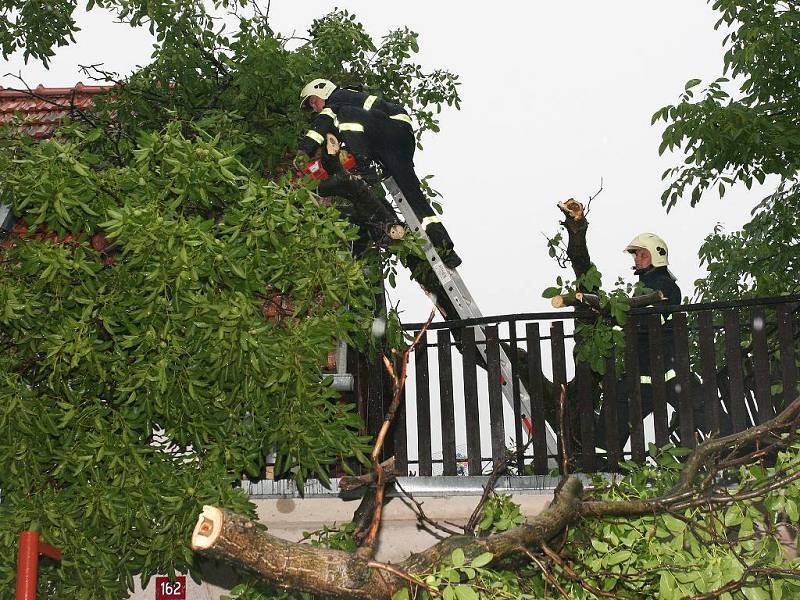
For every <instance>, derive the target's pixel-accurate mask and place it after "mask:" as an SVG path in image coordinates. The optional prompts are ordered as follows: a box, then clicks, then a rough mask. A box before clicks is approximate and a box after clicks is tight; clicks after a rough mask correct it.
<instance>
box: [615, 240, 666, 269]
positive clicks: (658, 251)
mask: <svg viewBox="0 0 800 600" xmlns="http://www.w3.org/2000/svg"><path fill="white" fill-rule="evenodd" d="M641 248H644V249H645V250H647V251H648V252H650V259H651V260H652V262H653V266H654V267H666V266H667V265H668V264H669V259H668V256H669V249H668V248H667V243H666V242H665V241H664V240H662V239H661V238H660V237H658V236H657V235H656V234H655V233H640V234H639V235H637V236H636V237H635V238H633V239H632V240H631V243H630V244H628V245H627V246H626V247H625V250H624V252H630V253H631V254H633V253H634V252H636V251H637V250H639V249H641Z"/></svg>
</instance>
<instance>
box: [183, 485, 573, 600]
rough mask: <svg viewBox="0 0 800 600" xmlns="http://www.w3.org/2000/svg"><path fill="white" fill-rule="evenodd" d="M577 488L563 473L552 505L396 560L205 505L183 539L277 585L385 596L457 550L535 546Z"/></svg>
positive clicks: (499, 554)
mask: <svg viewBox="0 0 800 600" xmlns="http://www.w3.org/2000/svg"><path fill="white" fill-rule="evenodd" d="M582 493H583V486H582V484H581V482H580V480H579V479H577V478H575V477H570V478H568V479H566V480H565V481H564V484H563V485H562V486H561V488H560V489H559V490H558V491H557V492H556V494H555V498H554V500H553V503H552V504H551V505H550V506H549V507H548V508H547V509H545V510H544V511H543V512H542V513H540V514H539V515H537V516H535V517H532V518H531V519H530V520H529V521H528V523H526V524H525V525H522V526H521V527H517V528H515V529H511V530H509V531H506V532H503V533H498V534H495V535H492V536H489V537H486V538H475V537H472V536H466V535H458V536H452V537H449V538H446V539H444V540H442V541H441V542H439V543H438V544H435V545H434V546H431V547H430V548H428V549H427V550H424V551H423V552H420V553H419V554H413V555H411V557H409V558H408V559H407V560H406V561H404V562H402V563H399V564H396V565H387V564H383V563H379V562H375V561H371V560H368V559H365V558H361V557H359V556H358V555H356V554H350V553H348V552H342V551H338V550H329V549H325V548H316V547H313V546H310V545H307V544H297V543H293V542H289V541H286V540H282V539H280V538H276V537H275V536H273V535H270V534H269V533H267V529H266V527H264V526H263V525H261V524H259V523H256V522H254V521H252V520H251V519H249V518H248V517H245V516H243V515H240V514H237V513H234V512H231V511H228V510H225V509H220V508H216V507H213V506H206V507H204V508H203V512H202V513H201V514H200V516H199V518H198V521H197V525H196V526H195V529H194V532H193V533H192V541H191V544H192V549H193V550H195V551H198V552H202V553H204V554H207V555H209V556H212V557H214V558H218V559H222V560H226V561H228V562H231V563H233V564H235V565H237V566H240V567H243V568H245V569H247V570H248V571H250V572H252V573H253V574H255V575H256V576H258V577H259V578H260V579H262V580H263V581H264V582H266V583H269V584H270V585H273V586H276V587H279V588H282V589H292V590H298V591H306V592H311V593H317V594H326V595H329V596H332V597H334V598H352V599H356V600H362V599H377V600H381V599H383V600H389V599H390V598H391V597H392V595H393V594H394V593H395V592H396V591H397V590H398V589H400V588H402V587H405V586H407V585H409V581H408V580H407V579H405V578H404V577H403V575H406V576H414V575H421V574H424V573H427V572H428V571H430V570H431V568H433V567H434V566H436V565H438V564H441V563H442V561H444V560H445V559H447V558H449V556H450V555H451V554H452V552H453V551H454V550H455V549H457V548H460V549H461V550H462V551H463V552H464V555H465V557H466V559H467V561H471V560H472V559H474V558H476V557H477V556H479V555H480V554H483V553H484V552H490V553H491V554H492V555H493V561H498V560H502V559H504V558H507V557H509V556H512V555H515V554H519V553H520V552H522V548H538V547H539V546H540V545H541V544H543V543H547V542H548V541H550V540H552V539H554V538H555V537H556V536H558V535H559V534H560V533H561V532H562V531H563V530H564V528H565V527H566V526H567V525H570V524H571V523H573V522H574V521H575V520H576V519H578V517H579V516H580V514H581V496H582Z"/></svg>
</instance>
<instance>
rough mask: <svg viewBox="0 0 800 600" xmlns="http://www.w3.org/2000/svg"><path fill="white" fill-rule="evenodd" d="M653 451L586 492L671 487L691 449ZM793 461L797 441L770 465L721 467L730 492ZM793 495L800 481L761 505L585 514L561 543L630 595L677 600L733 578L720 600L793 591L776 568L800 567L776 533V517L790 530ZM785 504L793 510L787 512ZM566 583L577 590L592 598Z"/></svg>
mask: <svg viewBox="0 0 800 600" xmlns="http://www.w3.org/2000/svg"><path fill="white" fill-rule="evenodd" d="M650 453H651V461H649V463H648V464H646V465H644V466H637V465H634V464H632V463H627V464H626V465H625V467H626V468H627V469H628V470H629V472H628V473H627V474H626V475H625V477H623V478H621V479H620V480H619V481H615V482H613V483H611V484H610V485H606V486H602V487H597V488H596V489H595V490H593V491H592V492H591V495H592V496H594V497H597V498H602V499H624V500H631V499H642V498H651V497H654V496H657V495H660V494H663V493H665V492H666V491H667V490H669V489H670V487H671V486H672V485H674V484H675V482H676V480H677V477H678V473H679V471H680V467H681V465H680V464H679V460H680V457H682V456H685V455H686V454H687V453H688V451H687V450H685V449H682V448H672V447H671V446H668V447H665V448H662V449H660V450H657V449H655V448H654V447H652V446H651V448H650ZM798 467H800V462H798V459H797V448H796V447H793V448H792V449H790V450H787V451H786V452H784V453H781V455H780V456H779V458H778V462H777V464H775V465H774V466H770V467H765V466H761V465H753V466H747V467H742V468H740V469H738V470H732V471H730V472H729V473H727V474H726V475H725V477H726V478H727V479H728V481H729V482H730V483H729V486H728V488H727V493H729V494H731V495H733V494H735V493H736V491H737V490H738V489H745V486H747V489H751V488H753V487H758V486H759V485H760V484H761V482H764V481H765V480H766V478H767V477H769V476H770V475H772V474H775V473H794V472H796V471H797V469H798ZM798 493H800V487H799V486H797V485H796V484H795V483H794V482H793V483H791V484H789V485H787V486H786V487H785V488H784V489H781V490H779V491H772V492H769V493H767V494H766V498H765V501H764V503H763V504H761V503H759V502H757V501H752V500H748V501H736V502H732V503H730V504H729V505H722V506H719V507H717V508H711V507H709V506H696V507H690V508H686V509H684V510H680V511H676V512H674V513H666V514H664V515H659V516H648V517H641V518H637V519H611V518H609V519H598V520H594V519H591V520H584V521H583V522H582V523H581V525H580V527H579V528H578V529H576V530H575V531H573V532H572V533H571V534H570V538H569V539H568V540H567V543H566V546H565V548H568V549H569V552H568V557H567V560H568V561H569V562H570V563H571V565H572V567H573V569H575V570H576V571H577V572H578V574H579V575H580V576H581V577H582V578H584V579H585V580H586V581H587V582H589V583H590V584H592V585H594V586H595V587H597V588H599V589H601V590H603V591H606V592H614V593H617V594H621V595H624V596H626V597H658V598H666V599H668V600H669V599H676V600H677V599H678V598H685V597H692V596H696V595H699V594H704V593H710V592H713V591H715V590H718V589H720V588H722V587H723V586H726V585H729V584H730V585H731V586H732V587H731V589H730V591H729V592H728V593H727V595H726V594H724V593H723V594H722V596H721V597H727V598H731V599H734V598H736V599H739V598H790V597H795V596H796V595H797V594H798V593H799V592H800V586H798V584H797V581H796V579H794V578H792V577H791V576H787V575H786V574H782V573H781V572H780V570H781V569H787V568H792V567H794V568H796V567H797V561H796V560H794V561H792V560H790V559H787V558H786V557H785V556H784V554H783V549H782V548H781V546H780V544H779V543H778V541H777V539H776V537H775V536H776V527H777V526H778V524H780V523H788V524H789V525H790V527H796V525H797V518H796V517H797V514H796V503H797V500H798ZM787 505H788V506H789V507H790V510H791V511H794V514H791V513H790V510H786V507H787ZM568 585H570V586H571V587H572V589H570V587H567V588H566V589H567V590H568V591H569V592H570V593H571V594H575V595H574V596H573V597H575V598H590V597H592V596H589V595H588V594H586V593H585V591H582V590H581V589H576V588H575V586H574V584H568ZM740 588H741V589H740ZM720 593H722V592H720Z"/></svg>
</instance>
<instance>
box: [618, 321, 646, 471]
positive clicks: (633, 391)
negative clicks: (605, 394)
mask: <svg viewBox="0 0 800 600" xmlns="http://www.w3.org/2000/svg"><path fill="white" fill-rule="evenodd" d="M640 323H641V320H639V319H638V318H637V317H635V316H631V317H629V318H628V322H627V323H626V324H625V384H626V387H627V392H628V399H629V403H628V420H629V422H630V430H629V431H630V436H631V458H632V460H633V461H634V462H637V463H643V462H644V416H643V415H642V381H641V378H640V375H639V373H640V371H639V325H640ZM618 426H620V427H624V430H625V431H628V427H627V426H628V423H619V422H618ZM620 442H621V445H624V443H625V440H623V439H622V437H621V436H620Z"/></svg>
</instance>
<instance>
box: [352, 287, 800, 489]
mask: <svg viewBox="0 0 800 600" xmlns="http://www.w3.org/2000/svg"><path fill="white" fill-rule="evenodd" d="M798 306H800V296H792V297H788V296H787V297H778V298H759V299H752V300H744V301H738V302H715V303H705V304H689V305H682V306H672V307H651V308H646V309H635V310H631V311H630V313H629V317H628V320H627V322H626V324H625V327H624V329H623V332H622V333H623V335H624V339H625V347H624V352H623V351H621V349H619V348H616V349H614V350H613V351H612V356H609V357H608V358H607V359H606V370H605V374H603V375H599V374H597V373H596V372H594V371H593V370H592V369H591V368H590V367H589V366H588V364H587V363H584V362H578V363H577V364H576V363H575V361H574V359H573V354H574V353H573V350H574V347H575V326H574V325H575V320H576V318H578V317H577V315H576V314H575V313H574V312H558V313H527V314H514V315H501V316H495V317H485V318H481V319H469V320H463V321H446V322H441V323H434V324H433V325H431V327H430V328H429V330H428V331H427V332H426V334H425V335H424V336H423V338H422V341H421V343H420V344H419V346H418V347H417V349H416V351H415V352H414V353H413V354H412V357H411V362H412V364H411V365H409V377H408V380H407V385H406V390H405V397H404V401H403V405H402V409H401V411H400V412H399V414H398V416H397V421H396V424H395V426H394V428H393V432H394V433H393V439H392V444H390V445H389V446H388V447H387V455H391V454H393V455H394V456H395V466H396V469H397V471H398V472H399V473H400V474H407V473H410V474H417V475H420V476H425V475H437V474H442V475H456V474H469V475H477V474H481V473H485V472H486V471H487V470H488V469H490V468H491V466H492V465H493V464H497V463H498V462H499V461H500V460H503V459H504V458H505V457H506V456H507V454H508V453H509V452H513V451H514V450H515V449H518V448H521V447H523V446H526V451H525V453H524V454H522V453H519V455H518V456H517V458H516V459H515V460H514V461H512V464H511V467H512V468H514V469H516V471H517V472H518V473H520V474H522V473H529V474H536V475H545V474H547V473H548V472H550V470H552V468H554V467H555V466H559V467H560V465H561V464H562V462H563V460H564V458H565V456H566V458H567V460H569V461H570V462H571V463H572V465H571V469H572V470H579V471H583V472H593V471H615V470H617V469H618V465H619V463H620V461H622V460H624V459H630V460H633V461H636V462H642V461H644V460H645V457H646V451H647V448H648V445H649V444H650V443H654V444H656V445H657V446H658V447H662V446H664V445H665V444H667V443H669V442H672V443H675V444H677V445H682V446H686V447H692V446H694V445H695V444H696V443H697V440H698V439H702V438H703V437H704V436H706V435H708V434H709V433H711V432H722V433H727V432H732V431H740V430H742V429H745V428H747V427H749V426H751V425H752V424H755V423H760V422H763V421H764V420H766V419H768V418H770V417H771V416H773V415H774V414H775V413H776V411H778V410H780V408H781V407H782V406H784V405H785V404H786V403H788V402H789V401H791V400H793V399H794V397H795V396H796V395H797V393H798V362H797V361H798V347H799V344H800V323H799V322H798V321H799V320H800V319H798V315H797V312H798ZM405 327H406V329H407V330H408V331H409V332H416V331H418V330H419V329H420V328H421V327H422V324H421V323H415V324H410V325H406V326H405ZM476 327H480V328H481V329H482V330H483V332H484V335H485V341H477V342H476V339H475V338H476V336H475V328H476ZM479 337H481V336H479ZM481 347H482V348H483V350H484V351H485V356H486V359H485V360H484V359H483V357H482V356H481V352H480V351H479V349H480V348H481ZM503 351H505V354H506V355H507V356H509V357H511V358H512V360H511V361H510V362H511V373H512V377H511V381H503V378H502V375H501V370H500V360H501V357H502V354H503ZM617 354H619V356H617ZM514 357H515V358H514ZM364 370H365V373H364V377H362V379H363V380H366V381H367V382H368V385H366V388H365V393H366V397H368V398H369V402H368V403H367V410H366V413H367V414H365V418H366V421H367V423H368V428H369V429H370V431H372V430H373V429H374V428H376V425H377V424H379V423H380V422H381V420H382V418H383V413H384V411H385V410H386V408H387V406H388V400H389V398H388V394H387V393H386V382H385V380H384V379H382V378H383V377H384V375H383V374H382V366H381V364H380V362H379V361H374V362H373V363H370V364H369V365H367V366H366V367H365V369H364ZM562 385H563V386H564V387H565V389H566V401H565V402H564V403H563V408H562V406H561V403H560V402H559V397H560V393H559V392H560V390H561V386H562ZM505 390H509V392H508V393H507V395H508V396H510V399H511V401H509V400H507V399H506V398H504V391H505ZM524 394H527V395H528V396H529V398H530V411H529V412H530V414H529V415H525V414H524V413H525V411H524V410H522V407H521V397H522V396H523V395H524ZM524 417H529V419H526V418H524ZM556 440H557V442H556V443H554V442H555V441H556Z"/></svg>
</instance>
